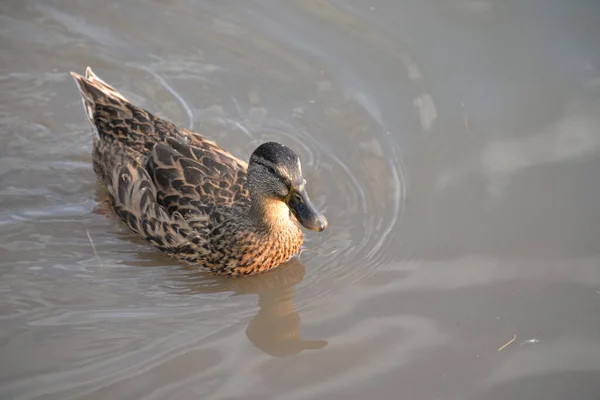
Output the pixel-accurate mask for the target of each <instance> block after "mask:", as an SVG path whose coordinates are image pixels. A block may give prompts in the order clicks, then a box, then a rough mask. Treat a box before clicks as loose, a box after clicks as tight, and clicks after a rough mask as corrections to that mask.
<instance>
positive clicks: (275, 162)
mask: <svg viewBox="0 0 600 400" xmlns="http://www.w3.org/2000/svg"><path fill="white" fill-rule="evenodd" d="M248 187H249V189H250V196H251V197H252V201H254V202H259V203H262V204H267V203H270V204H274V206H273V207H271V209H273V210H275V209H277V210H284V209H285V207H284V205H285V206H287V207H288V208H289V210H291V212H292V214H293V215H294V216H295V217H296V219H297V220H298V222H299V223H300V224H301V225H302V226H304V227H305V228H307V229H311V230H313V231H322V230H323V229H325V228H327V219H326V218H325V216H324V215H323V214H321V213H320V212H319V210H317V208H316V207H315V206H314V205H313V204H312V202H311V201H310V199H309V198H308V194H307V193H306V180H304V178H303V177H302V166H301V165H300V159H299V158H298V156H297V155H296V153H294V151H293V150H292V149H290V148H288V147H286V146H284V145H282V144H279V143H275V142H268V143H263V144H261V145H260V146H259V147H258V148H257V149H256V150H254V153H252V156H251V157H250V163H249V164H248ZM270 212H275V211H270Z"/></svg>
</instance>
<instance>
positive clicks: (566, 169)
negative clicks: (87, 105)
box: [0, 0, 600, 400]
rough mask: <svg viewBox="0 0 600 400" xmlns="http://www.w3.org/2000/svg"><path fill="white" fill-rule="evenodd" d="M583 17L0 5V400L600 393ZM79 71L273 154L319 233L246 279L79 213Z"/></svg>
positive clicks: (590, 10)
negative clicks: (277, 148)
mask: <svg viewBox="0 0 600 400" xmlns="http://www.w3.org/2000/svg"><path fill="white" fill-rule="evenodd" d="M598 15H600V5H599V4H598V3H597V2H594V1H587V2H585V1H584V2H568V1H562V2H561V1H556V2H543V1H541V0H539V1H500V0H496V1H491V0H489V1H488V0H480V1H479V0H477V1H476V0H447V1H434V0H427V1H421V0H410V1H402V2H399V1H392V0H374V1H370V2H361V1H356V0H353V1H341V0H334V1H326V0H302V1H300V0H298V1H289V2H279V1H249V0H247V1H243V2H242V1H238V2H215V1H191V0H187V1H185V0H169V1H157V0H154V1H141V0H131V1H127V2H125V1H117V0H110V1H105V2H99V1H98V2H89V1H76V0H64V1H61V0H55V1H42V0H18V1H17V0H12V1H10V0H4V1H3V2H2V3H1V4H0V51H1V52H0V55H1V60H2V62H1V63H0V233H1V235H2V241H1V243H0V255H1V257H0V274H1V278H0V327H1V330H0V360H1V361H0V398H2V399H19V400H25V399H61V400H63V399H234V398H235V399H265V398H285V399H317V398H319V399H321V398H327V399H338V398H340V399H341V398H344V399H366V398H381V399H383V398H385V399H397V398H406V399H468V398H469V399H470V398H472V399H538V398H539V399H545V400H547V399H600V247H599V238H600V202H599V201H598V195H599V191H600V190H599V187H600V186H599V184H598V183H599V182H600V181H599V178H598V176H599V175H598V172H599V171H600V169H599V168H600V156H599V152H600V112H599V111H600V72H599V69H600V42H599V41H598V37H599V35H600V19H599V18H598ZM87 65H90V66H92V67H93V68H94V70H95V71H96V72H97V73H98V74H99V75H100V76H101V77H102V78H104V79H106V80H107V81H108V82H110V83H111V84H113V85H114V86H115V87H116V88H118V89H120V90H122V91H123V92H124V93H125V94H126V96H127V97H129V98H130V99H131V100H133V101H134V102H136V103H137V104H139V105H141V106H143V107H145V108H147V109H149V110H151V111H155V112H158V113H159V114H160V115H162V116H164V117H166V118H168V119H170V120H172V121H174V122H176V123H178V124H181V125H183V126H188V127H192V128H193V129H195V130H198V131H200V132H203V133H205V134H206V135H207V136H210V137H212V138H214V139H215V140H217V141H218V142H219V143H220V144H221V145H223V147H225V148H227V149H230V150H231V151H233V152H234V153H235V154H237V155H238V156H241V157H243V158H247V157H248V156H249V154H250V153H251V151H252V150H253V149H254V148H255V147H256V146H257V145H258V144H259V143H260V142H263V141H267V140H272V139H273V140H278V141H282V142H284V143H286V144H288V145H290V146H292V147H293V148H294V149H296V150H297V151H298V153H299V154H300V155H301V158H302V161H303V165H304V168H303V169H304V171H305V174H306V178H307V180H308V181H309V182H310V189H311V197H312V198H313V199H314V200H315V203H316V204H317V205H318V206H319V207H320V208H321V209H322V210H323V211H324V212H325V213H326V215H327V217H328V219H329V223H330V227H329V229H328V230H327V231H325V232H323V233H322V234H314V233H310V234H309V235H308V240H307V248H308V249H309V250H312V251H306V252H304V253H303V254H302V256H301V258H300V260H296V261H293V262H291V263H290V264H289V265H286V266H285V267H282V268H280V269H278V270H275V271H273V272H272V273H268V274H265V275H261V276H257V277H252V278H247V279H237V280H231V279H229V280H228V279H217V278H214V277H211V276H208V275H205V274H202V273H199V272H197V271H194V270H192V269H190V268H186V267H182V266H180V265H178V264H176V263H174V262H172V261H171V260H170V259H168V258H166V257H164V256H161V255H160V254H159V253H158V252H157V251H155V250H153V249H152V248H151V247H150V246H149V245H148V244H146V243H144V242H142V241H141V240H138V239H136V238H135V237H134V236H133V235H132V234H131V233H129V231H127V230H126V229H125V228H124V226H123V225H121V224H120V223H119V222H118V221H117V220H116V219H115V218H114V217H113V216H112V215H111V214H108V215H106V214H105V213H103V212H102V210H101V209H99V207H98V203H99V201H100V200H101V199H102V192H101V191H100V190H99V189H98V187H97V185H96V180H95V176H94V173H93V171H92V167H91V129H90V126H89V125H88V122H87V120H86V118H85V115H84V113H83V110H82V107H81V102H80V98H79V94H78V92H77V89H76V87H75V84H74V83H73V81H72V80H71V78H70V76H69V75H68V72H69V71H71V70H75V71H78V72H82V71H83V70H84V68H85V67H86V66H87ZM513 335H516V338H515V340H514V342H512V343H510V344H509V345H508V346H506V347H505V348H504V349H502V350H501V351H498V349H499V348H500V347H501V346H503V345H504V344H505V343H507V342H508V341H509V340H510V339H511V338H513Z"/></svg>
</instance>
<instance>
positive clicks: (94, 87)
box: [71, 67, 127, 125]
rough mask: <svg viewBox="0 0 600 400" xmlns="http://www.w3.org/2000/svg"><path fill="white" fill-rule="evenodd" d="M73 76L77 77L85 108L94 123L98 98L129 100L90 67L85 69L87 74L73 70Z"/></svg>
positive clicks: (76, 81)
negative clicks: (83, 74)
mask: <svg viewBox="0 0 600 400" xmlns="http://www.w3.org/2000/svg"><path fill="white" fill-rule="evenodd" d="M71 76H72V77H73V79H75V83H76V84H77V87H78V88H79V92H80V93H81V98H82V101H83V108H84V109H85V113H86V115H87V116H88V118H89V120H90V122H91V123H92V125H93V124H94V108H95V105H96V102H97V101H98V99H100V98H103V97H108V98H112V99H118V100H121V101H125V102H126V101H127V99H126V98H125V96H123V95H122V94H121V93H119V92H118V91H117V90H115V88H113V87H112V86H110V85H109V84H108V83H106V82H104V81H103V80H102V79H100V78H99V77H98V76H97V75H96V74H95V73H94V71H92V69H91V68H90V67H87V68H86V69H85V76H82V75H79V74H78V73H76V72H71Z"/></svg>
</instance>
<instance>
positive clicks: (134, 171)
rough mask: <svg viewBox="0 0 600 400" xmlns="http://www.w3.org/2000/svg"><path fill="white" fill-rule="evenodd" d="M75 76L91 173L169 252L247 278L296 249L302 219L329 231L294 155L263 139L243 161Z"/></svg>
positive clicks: (120, 210) (122, 213)
mask: <svg viewBox="0 0 600 400" xmlns="http://www.w3.org/2000/svg"><path fill="white" fill-rule="evenodd" d="M72 75H73V77H74V78H75V81H76V82H77V85H78V87H79V90H80V92H81V95H82V97H83V103H84V106H85V111H86V113H87V115H88V118H89V119H90V121H91V123H92V125H94V127H95V130H96V132H97V133H98V137H97V138H95V140H94V157H93V158H94V170H95V172H96V174H97V175H98V177H99V179H100V180H101V181H102V182H103V183H104V184H105V185H106V187H107V189H108V192H109V197H110V200H111V203H112V206H113V208H114V209H115V211H116V213H117V214H118V215H119V217H120V218H121V219H122V220H123V221H124V222H125V223H126V224H127V225H128V226H129V227H130V228H131V229H132V230H133V231H134V232H136V233H137V234H139V235H140V236H142V237H143V238H145V239H147V240H149V241H150V242H151V243H153V244H154V245H155V246H156V247H158V248H159V249H161V250H163V251H164V252H165V253H167V254H169V255H171V256H174V257H176V258H177V259H179V260H182V261H186V262H188V263H193V264H199V265H201V266H203V267H206V268H208V269H209V270H211V271H212V272H213V273H217V274H223V275H251V274H255V273H258V272H262V271H266V270H269V269H271V268H273V267H275V266H277V265H279V264H281V263H283V262H284V261H286V260H287V259H289V258H290V257H291V256H293V255H294V254H296V253H297V252H298V251H299V250H300V246H301V245H302V243H303V235H302V231H301V229H300V227H299V224H298V222H300V224H302V225H303V226H304V227H306V228H308V229H313V230H318V231H320V230H323V229H325V227H326V226H327V220H326V219H325V217H324V216H323V215H321V214H320V213H319V211H318V210H317V209H316V208H315V207H314V206H313V205H312V203H311V202H310V200H309V198H308V195H307V194H306V190H305V180H304V179H303V177H302V171H301V166H300V160H299V158H298V156H297V155H296V154H295V153H294V152H293V151H292V150H291V149H289V148H287V147H285V146H283V145H281V144H278V143H273V142H270V143H264V144H262V145H261V146H259V147H258V148H257V149H256V150H255V151H254V153H252V156H251V157H250V163H249V164H246V163H245V162H244V161H242V160H240V159H238V158H236V157H234V156H233V155H231V154H229V153H227V152H226V151H224V150H223V149H221V148H220V147H219V146H218V145H217V144H216V143H214V142H212V141H209V140H207V139H206V138H204V137H202V136H200V135H199V134H198V133H195V132H192V131H189V130H187V129H180V128H177V127H176V126H175V125H173V124H172V123H170V122H168V121H165V120H163V119H160V118H158V117H156V116H154V115H152V114H151V113H149V112H147V111H145V110H143V109H141V108H139V107H137V106H135V105H133V104H131V103H129V102H128V101H127V100H126V99H125V97H123V95H122V94H120V93H119V92H117V91H116V90H115V89H113V88H112V87H111V86H109V85H108V84H106V83H105V82H104V81H102V80H101V79H100V78H98V77H97V76H96V75H95V74H94V73H93V72H92V70H91V69H90V68H88V69H87V70H86V76H85V77H83V76H81V75H78V74H76V73H72Z"/></svg>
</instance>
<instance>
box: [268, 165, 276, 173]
mask: <svg viewBox="0 0 600 400" xmlns="http://www.w3.org/2000/svg"><path fill="white" fill-rule="evenodd" d="M267 171H269V173H270V174H273V175H275V168H273V167H271V166H269V167H267Z"/></svg>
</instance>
